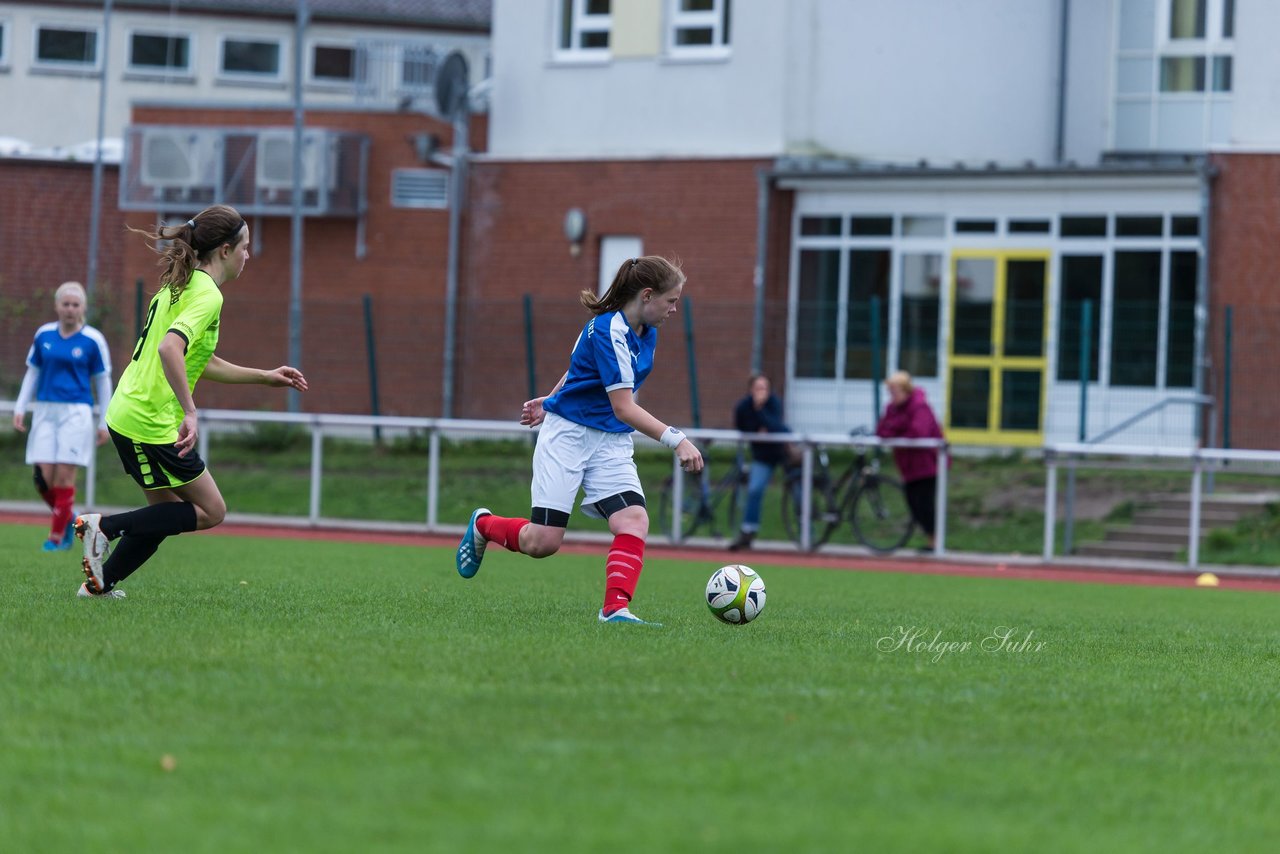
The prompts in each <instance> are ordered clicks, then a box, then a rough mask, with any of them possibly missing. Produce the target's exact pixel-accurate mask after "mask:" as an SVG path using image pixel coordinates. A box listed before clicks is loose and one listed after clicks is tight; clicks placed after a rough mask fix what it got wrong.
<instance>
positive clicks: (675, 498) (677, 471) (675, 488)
mask: <svg viewBox="0 0 1280 854" xmlns="http://www.w3.org/2000/svg"><path fill="white" fill-rule="evenodd" d="M683 507H684V470H683V469H682V468H680V458H679V457H677V456H676V455H674V454H672V455H671V542H673V543H675V544H676V545H680V543H682V542H684V530H683V528H682V525H681V523H682V522H683V521H684V519H682V518H681V513H680V510H681V508H683Z"/></svg>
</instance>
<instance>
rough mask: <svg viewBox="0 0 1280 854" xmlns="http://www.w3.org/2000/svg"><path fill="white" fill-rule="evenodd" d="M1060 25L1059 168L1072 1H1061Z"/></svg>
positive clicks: (1064, 128)
mask: <svg viewBox="0 0 1280 854" xmlns="http://www.w3.org/2000/svg"><path fill="white" fill-rule="evenodd" d="M1058 12H1059V15H1060V19H1059V23H1058V118H1057V127H1056V128H1055V129H1054V142H1053V161H1054V163H1056V164H1058V165H1059V166H1061V165H1062V162H1063V160H1064V158H1065V157H1066V136H1067V47H1068V43H1069V42H1070V36H1069V35H1068V32H1067V31H1068V28H1069V27H1070V26H1071V0H1060V2H1059V4H1058Z"/></svg>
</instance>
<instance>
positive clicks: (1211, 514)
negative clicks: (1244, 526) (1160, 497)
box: [1130, 508, 1250, 528]
mask: <svg viewBox="0 0 1280 854" xmlns="http://www.w3.org/2000/svg"><path fill="white" fill-rule="evenodd" d="M1248 515H1250V514H1249V513H1237V512H1235V511H1234V510H1215V509H1211V508H1202V509H1201V511H1200V526H1201V527H1202V528H1203V527H1215V528H1222V527H1227V528H1229V527H1231V526H1232V525H1234V524H1235V523H1236V522H1238V521H1240V520H1241V519H1243V518H1244V517H1245V516H1248ZM1130 524H1132V525H1139V526H1165V527H1172V526H1174V525H1182V526H1183V527H1186V526H1187V525H1190V524H1191V511H1190V510H1138V511H1137V512H1135V513H1134V514H1133V519H1132V520H1131V521H1130Z"/></svg>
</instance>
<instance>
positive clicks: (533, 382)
mask: <svg viewBox="0 0 1280 854" xmlns="http://www.w3.org/2000/svg"><path fill="white" fill-rule="evenodd" d="M524 361H525V366H526V367H527V368H528V372H529V400H533V399H534V398H535V397H537V396H538V363H537V356H536V354H535V353H534V347H533V295H532V294H525V295H524Z"/></svg>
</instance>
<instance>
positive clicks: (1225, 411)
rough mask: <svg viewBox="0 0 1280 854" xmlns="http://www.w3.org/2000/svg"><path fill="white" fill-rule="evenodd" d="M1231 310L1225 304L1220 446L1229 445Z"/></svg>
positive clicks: (1225, 446) (1226, 446)
mask: <svg viewBox="0 0 1280 854" xmlns="http://www.w3.org/2000/svg"><path fill="white" fill-rule="evenodd" d="M1232 315H1233V312H1232V309H1231V306H1227V312H1226V316H1225V317H1224V319H1223V320H1224V323H1225V327H1224V328H1223V330H1222V344H1223V350H1224V352H1223V354H1222V447H1224V448H1230V447H1231V343H1232V342H1231V332H1232V326H1233V320H1234V318H1233V317H1232Z"/></svg>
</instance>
